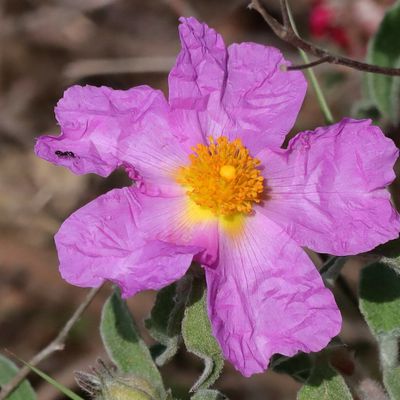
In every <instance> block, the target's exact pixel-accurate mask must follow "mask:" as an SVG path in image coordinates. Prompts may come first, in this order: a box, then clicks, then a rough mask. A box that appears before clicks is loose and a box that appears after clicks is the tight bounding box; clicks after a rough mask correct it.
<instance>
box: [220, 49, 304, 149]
mask: <svg viewBox="0 0 400 400" xmlns="http://www.w3.org/2000/svg"><path fill="white" fill-rule="evenodd" d="M287 65H290V63H289V62H288V61H286V60H285V59H284V58H283V55H282V53H281V52H280V51H279V50H278V49H276V48H274V47H266V46H262V45H260V44H256V43H241V44H233V45H231V46H229V48H228V64H227V71H228V75H227V82H226V85H225V88H224V91H223V97H222V107H223V109H224V110H225V112H226V114H227V116H228V119H227V121H226V123H224V128H223V133H224V135H226V136H228V137H230V138H236V137H239V138H241V139H242V141H243V143H244V144H245V146H246V147H247V148H248V149H250V150H251V152H253V154H256V153H257V152H258V151H260V150H261V149H263V148H264V147H266V146H268V147H270V148H279V147H280V146H281V145H282V143H283V141H284V140H285V136H286V135H287V133H288V132H289V131H290V129H291V128H292V127H293V125H294V123H295V120H296V118H297V114H298V113H299V110H300V107H301V105H302V104H303V100H304V96H305V94H306V90H307V82H306V80H305V78H304V75H303V73H302V72H300V71H284V70H283V69H282V68H283V67H284V66H287Z"/></svg>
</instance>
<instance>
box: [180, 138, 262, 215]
mask: <svg viewBox="0 0 400 400" xmlns="http://www.w3.org/2000/svg"><path fill="white" fill-rule="evenodd" d="M209 141H210V144H209V146H206V145H204V144H198V145H197V146H196V147H193V148H192V150H193V154H191V155H190V156H189V158H190V161H191V164H190V165H189V166H187V167H182V168H181V170H180V171H179V178H178V181H179V183H181V184H182V185H183V186H185V187H186V188H187V189H188V192H187V194H188V195H189V196H190V198H191V199H192V200H193V201H194V202H195V203H196V204H197V205H199V206H201V207H206V208H208V209H210V210H211V211H212V212H213V213H214V214H216V215H232V214H235V213H249V212H250V211H251V210H252V204H253V202H255V203H259V202H260V199H261V194H262V192H263V190H264V184H263V181H264V178H263V177H262V176H261V173H260V170H259V169H258V166H259V164H260V161H259V160H257V159H256V158H253V157H251V156H250V154H249V151H248V150H247V149H246V148H245V147H244V146H243V144H242V142H241V140H240V139H235V140H233V141H229V140H228V139H227V138H226V137H224V136H222V137H219V138H218V139H213V138H210V139H209Z"/></svg>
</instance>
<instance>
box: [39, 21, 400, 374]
mask: <svg viewBox="0 0 400 400" xmlns="http://www.w3.org/2000/svg"><path fill="white" fill-rule="evenodd" d="M179 30H180V36H181V41H182V51H181V52H180V54H179V56H178V59H177V62H176V65H175V67H174V68H173V69H172V71H171V73H170V76H169V87H170V93H169V102H167V101H166V100H165V98H164V96H163V94H162V93H161V92H160V91H157V90H153V89H151V88H150V87H147V86H139V87H136V88H133V89H130V90H127V91H120V90H112V89H109V88H106V87H101V88H97V87H92V86H85V87H79V86H74V87H71V88H70V89H68V90H67V91H66V92H65V94H64V97H63V98H62V99H61V100H60V102H59V103H58V105H57V107H56V116H57V120H58V122H59V123H60V125H61V130H62V134H61V135H60V136H58V137H53V136H42V137H40V138H39V139H38V141H37V144H36V153H37V154H38V155H39V156H40V157H42V158H44V159H46V160H49V161H51V162H53V163H55V164H57V165H63V166H66V167H68V168H70V169H71V171H73V172H75V173H77V174H84V173H91V172H94V173H97V174H99V175H102V176H107V175H108V174H110V173H111V172H112V171H113V170H115V169H116V168H118V167H120V166H124V167H125V168H126V169H127V170H128V171H129V173H130V175H131V176H132V177H135V179H136V186H131V187H127V188H123V189H115V190H112V191H110V192H109V193H107V194H105V195H103V196H100V197H99V198H98V199H96V200H94V201H92V202H91V203H89V204H87V205H86V206H84V207H83V208H81V209H80V210H78V211H77V212H75V213H74V214H72V215H71V216H70V217H69V218H68V219H67V220H66V221H65V222H64V223H63V225H62V226H61V228H60V230H59V232H58V233H57V235H56V237H55V240H56V245H57V249H58V254H59V259H60V270H61V274H62V276H63V277H64V279H66V280H67V281H68V282H70V283H72V284H74V285H77V286H83V287H93V286H98V285H100V284H101V283H102V282H103V281H104V280H110V281H113V282H115V283H117V284H118V285H119V286H120V287H121V289H122V292H123V295H124V296H125V297H128V296H131V295H133V294H135V293H136V292H138V291H140V290H145V289H159V288H161V287H163V286H165V285H168V284H169V283H171V282H173V281H174V280H176V279H179V278H180V277H181V276H183V275H184V274H185V272H186V271H187V269H188V267H189V265H190V263H191V261H192V260H195V261H197V262H199V263H201V264H202V265H203V266H204V270H205V274H206V279H207V286H208V312H209V316H210V320H211V323H212V328H213V333H214V335H215V337H216V338H217V340H218V342H219V343H220V345H221V348H222V350H223V352H224V355H225V357H226V358H227V359H228V360H230V361H231V362H232V363H233V364H234V366H235V367H236V368H237V369H238V370H239V371H240V372H241V373H242V374H243V375H246V376H250V375H252V374H254V373H258V372H262V371H263V370H265V369H266V368H267V366H268V363H269V360H270V357H271V356H272V355H273V354H274V353H281V354H284V355H287V356H292V355H294V354H295V353H297V352H298V351H305V352H310V351H318V350H320V349H322V348H323V347H324V346H326V344H327V343H328V342H329V340H330V339H331V338H332V337H333V336H335V335H336V334H337V333H338V332H339V330H340V326H341V317H340V313H339V311H338V309H337V306H336V304H335V301H334V298H333V296H332V294H331V292H330V291H329V290H328V289H326V288H325V287H324V285H323V282H322V280H321V277H320V275H319V273H318V271H317V270H316V269H315V267H314V265H313V263H312V262H311V261H310V259H309V257H308V256H307V254H306V253H305V252H304V251H303V250H302V246H306V247H309V248H311V249H313V250H315V251H317V252H323V253H331V254H337V255H346V254H356V253H359V252H363V251H367V250H370V249H372V248H374V247H375V246H376V245H378V244H380V243H383V242H386V241H387V240H389V239H393V238H396V237H397V236H398V232H399V229H400V222H399V218H398V215H397V213H396V211H395V210H394V208H393V207H392V205H391V202H390V195H389V193H388V191H387V190H386V189H385V187H386V186H387V185H388V184H389V183H390V182H391V181H392V180H393V179H394V173H393V169H392V168H393V164H394V162H395V160H396V158H397V155H398V151H397V149H396V147H395V146H394V145H393V143H392V141H391V140H389V139H387V138H386V137H385V136H384V135H383V134H382V132H381V131H380V129H379V128H377V127H374V126H371V123H370V121H356V120H350V119H345V120H343V121H341V122H340V123H338V124H335V125H332V126H329V127H323V128H319V129H317V130H316V131H314V132H303V133H300V134H298V135H297V136H296V137H295V138H294V139H292V140H291V141H290V142H289V146H288V148H287V149H285V150H284V149H281V148H280V146H281V145H282V142H283V140H284V138H285V136H286V134H287V133H288V131H289V130H290V129H291V128H292V126H293V124H294V121H295V118H296V115H297V113H298V111H299V109H300V107H301V104H302V102H303V98H304V95H305V92H306V82H305V79H304V77H303V75H302V73H300V72H294V71H293V72H283V71H282V69H281V65H283V64H287V62H286V61H285V60H284V59H283V57H282V55H281V53H280V52H279V51H278V50H277V49H275V48H271V47H264V46H261V45H258V44H254V43H242V44H233V45H231V46H229V47H228V48H226V47H225V45H224V42H223V40H222V38H221V37H220V36H219V35H218V34H217V33H216V32H215V31H214V30H213V29H210V28H208V27H207V26H206V25H205V24H202V23H200V22H198V21H197V20H195V19H194V18H182V19H181V25H180V27H179Z"/></svg>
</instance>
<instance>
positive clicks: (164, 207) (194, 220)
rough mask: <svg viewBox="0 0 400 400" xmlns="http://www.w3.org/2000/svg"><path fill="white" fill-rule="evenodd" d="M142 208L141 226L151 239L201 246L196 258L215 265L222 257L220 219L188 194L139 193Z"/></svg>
mask: <svg viewBox="0 0 400 400" xmlns="http://www.w3.org/2000/svg"><path fill="white" fill-rule="evenodd" d="M138 200H139V201H140V204H141V207H142V211H141V214H140V216H139V218H138V221H137V225H138V227H139V229H140V231H141V232H142V233H143V234H144V235H145V236H146V237H149V238H153V239H158V240H162V241H165V242H169V243H175V244H179V245H185V246H187V245H190V246H195V247H198V248H201V249H202V251H201V252H200V253H199V254H196V255H195V258H194V259H195V261H198V262H201V263H202V264H205V265H209V266H210V265H214V264H215V262H216V260H217V256H218V222H217V221H218V220H217V218H216V217H214V216H213V215H211V213H207V212H205V211H202V212H200V213H199V212H198V210H197V209H198V207H197V206H196V205H195V204H193V203H191V202H190V200H189V199H188V197H187V196H186V195H184V196H179V197H171V198H157V197H150V196H147V195H145V194H138Z"/></svg>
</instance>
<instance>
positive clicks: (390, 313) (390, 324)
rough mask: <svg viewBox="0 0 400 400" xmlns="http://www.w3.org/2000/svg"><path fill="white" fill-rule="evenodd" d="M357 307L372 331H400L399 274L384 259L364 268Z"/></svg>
mask: <svg viewBox="0 0 400 400" xmlns="http://www.w3.org/2000/svg"><path fill="white" fill-rule="evenodd" d="M360 309H361V312H362V313H363V315H364V317H365V319H366V321H367V323H368V325H369V327H370V328H371V330H372V332H373V333H374V334H375V335H378V336H382V335H392V334H398V333H399V332H400V313H399V310H400V275H399V274H398V273H396V271H395V270H394V269H392V268H391V267H389V266H388V265H385V264H383V263H375V264H371V265H369V266H367V267H365V268H364V270H363V271H362V274H361V280H360Z"/></svg>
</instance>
